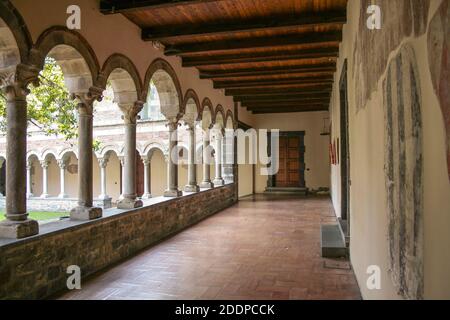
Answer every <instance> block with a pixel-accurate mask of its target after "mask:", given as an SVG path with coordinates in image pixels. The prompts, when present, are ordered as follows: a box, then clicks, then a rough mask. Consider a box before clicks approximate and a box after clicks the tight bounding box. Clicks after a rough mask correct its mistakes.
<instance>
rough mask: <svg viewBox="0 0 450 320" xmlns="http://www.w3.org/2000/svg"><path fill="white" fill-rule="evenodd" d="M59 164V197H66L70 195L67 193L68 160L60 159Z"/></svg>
mask: <svg viewBox="0 0 450 320" xmlns="http://www.w3.org/2000/svg"><path fill="white" fill-rule="evenodd" d="M58 166H59V187H60V192H59V195H58V198H61V199H64V198H67V197H68V195H67V194H66V168H67V160H58Z"/></svg>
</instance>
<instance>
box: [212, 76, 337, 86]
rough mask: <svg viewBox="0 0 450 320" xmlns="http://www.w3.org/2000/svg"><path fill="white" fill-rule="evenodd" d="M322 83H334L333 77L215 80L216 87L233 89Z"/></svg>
mask: <svg viewBox="0 0 450 320" xmlns="http://www.w3.org/2000/svg"><path fill="white" fill-rule="evenodd" d="M291 84H292V85H294V84H304V85H321V84H333V77H317V78H301V79H286V80H261V81H226V82H225V81H223V82H217V81H214V85H213V87H214V89H233V88H237V89H239V88H249V87H251V88H258V87H267V86H270V87H273V86H280V85H291Z"/></svg>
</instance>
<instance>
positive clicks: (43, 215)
mask: <svg viewBox="0 0 450 320" xmlns="http://www.w3.org/2000/svg"><path fill="white" fill-rule="evenodd" d="M28 214H29V216H28V218H30V219H33V220H48V219H57V218H59V217H64V216H68V215H69V213H68V212H44V211H42V212H41V211H31V212H28ZM1 220H5V212H4V211H0V221H1Z"/></svg>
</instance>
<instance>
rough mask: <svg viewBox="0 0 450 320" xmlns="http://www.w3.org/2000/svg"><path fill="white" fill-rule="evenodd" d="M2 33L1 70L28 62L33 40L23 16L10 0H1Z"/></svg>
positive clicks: (0, 30) (0, 48)
mask: <svg viewBox="0 0 450 320" xmlns="http://www.w3.org/2000/svg"><path fill="white" fill-rule="evenodd" d="M0 35H1V40H2V41H1V43H0V53H1V55H0V57H2V58H1V59H0V71H3V70H2V69H6V68H11V67H15V66H17V65H18V64H19V63H28V58H29V53H30V50H31V47H32V45H33V42H32V40H31V36H30V33H29V31H28V29H27V27H26V25H25V22H24V20H23V18H22V16H21V15H20V14H19V12H18V11H17V10H16V8H14V6H13V5H12V4H11V2H10V1H8V0H5V1H1V2H0ZM3 57H5V58H3ZM6 57H7V59H6Z"/></svg>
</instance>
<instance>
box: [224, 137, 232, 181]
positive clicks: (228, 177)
mask: <svg viewBox="0 0 450 320" xmlns="http://www.w3.org/2000/svg"><path fill="white" fill-rule="evenodd" d="M233 139H234V136H233V130H232V129H225V137H224V140H223V153H224V155H223V159H224V161H223V164H222V174H223V179H224V181H225V183H232V182H233V181H234V176H233V162H234V155H233V153H234V147H233Z"/></svg>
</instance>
